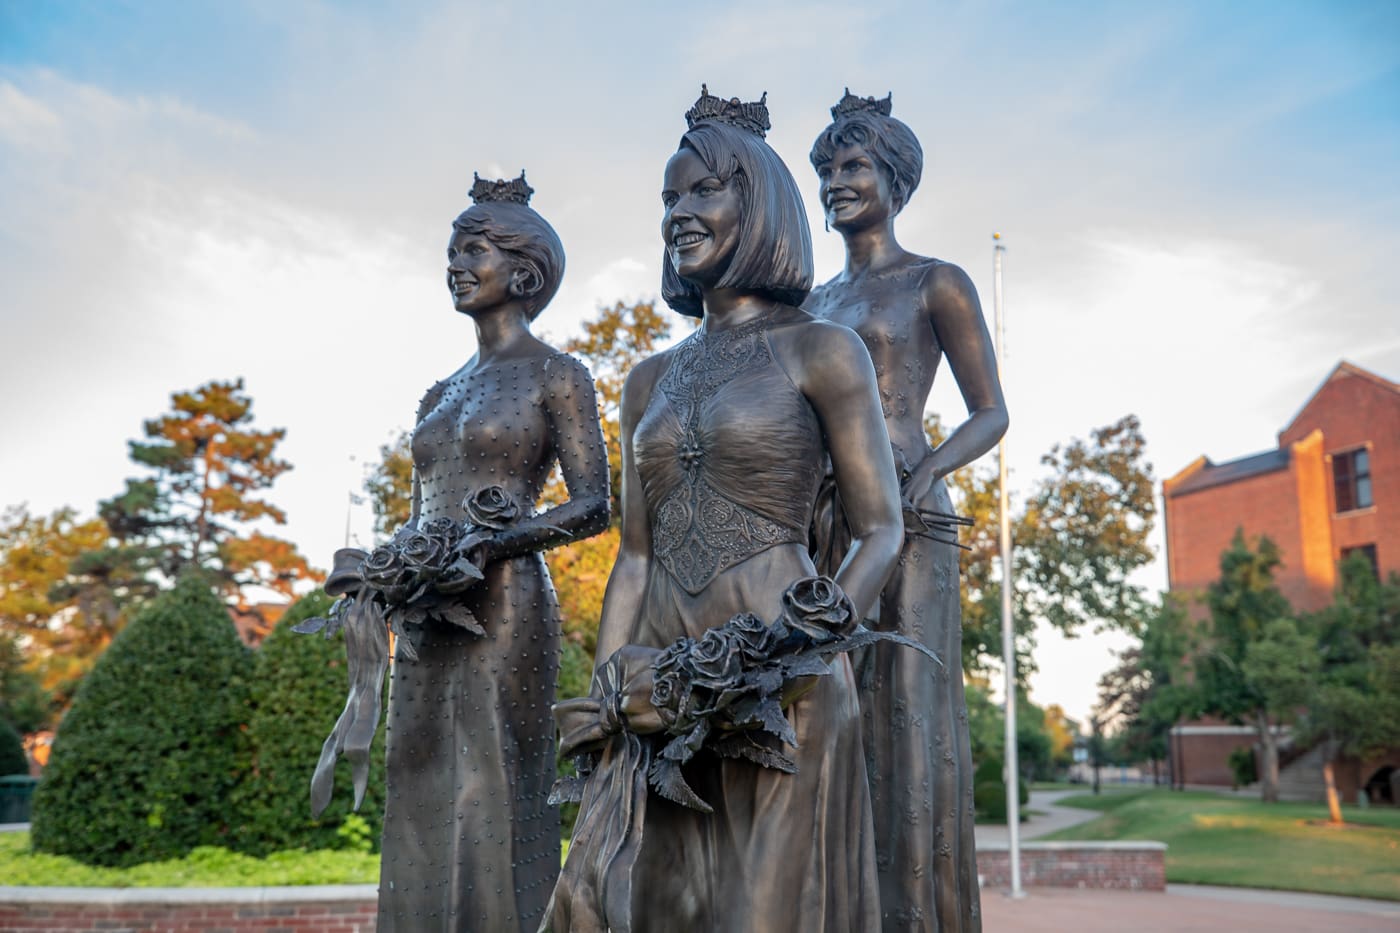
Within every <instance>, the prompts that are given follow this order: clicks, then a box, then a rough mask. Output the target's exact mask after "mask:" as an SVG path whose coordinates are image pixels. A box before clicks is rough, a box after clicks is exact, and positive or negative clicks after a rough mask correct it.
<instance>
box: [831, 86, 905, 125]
mask: <svg viewBox="0 0 1400 933" xmlns="http://www.w3.org/2000/svg"><path fill="white" fill-rule="evenodd" d="M893 97H894V92H890V93H889V94H886V95H885V97H884V99H883V100H876V99H875V98H873V97H857V96H856V95H854V94H852V93H851V89H850V88H846V96H845V97H843V98H841V99H840V100H838V101H837V102H836V106H835V107H832V108H831V119H833V120H839V119H841V118H842V117H848V116H850V115H851V114H853V113H860V112H861V111H863V110H869V111H871V112H872V113H878V114H879V115H880V116H882V117H888V116H889V115H890V109H891V108H892V106H893V102H892V100H891V99H892V98H893Z"/></svg>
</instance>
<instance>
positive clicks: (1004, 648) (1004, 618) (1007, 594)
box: [992, 233, 1025, 897]
mask: <svg viewBox="0 0 1400 933" xmlns="http://www.w3.org/2000/svg"><path fill="white" fill-rule="evenodd" d="M992 240H993V241H994V242H995V246H993V248H992V308H993V312H994V315H995V317H996V327H997V377H998V378H999V379H1000V380H1001V381H1002V385H1003V387H1004V386H1005V384H1006V355H1005V354H1006V351H1005V343H1006V329H1005V326H1004V324H1003V321H1002V313H1001V257H1002V254H1003V253H1005V252H1006V247H1005V246H1004V245H1003V244H1002V242H1001V234H1000V233H994V234H992ZM997 473H998V476H999V479H1000V482H999V484H998V485H999V486H1000V490H1001V496H1000V503H999V506H998V509H999V511H1000V513H1001V656H1002V666H1003V667H1004V668H1005V671H1006V683H1005V695H1006V774H1005V778H1006V838H1007V841H1008V844H1009V846H1008V850H1007V853H1006V855H1007V862H1008V864H1009V866H1010V869H1011V896H1012V897H1024V896H1025V892H1024V891H1022V890H1021V799H1020V786H1019V785H1020V777H1019V774H1020V770H1021V769H1020V763H1019V761H1018V760H1017V756H1016V641H1015V632H1014V630H1013V626H1012V624H1011V495H1010V490H1009V487H1008V485H1007V481H1006V479H1007V477H1006V436H1005V435H1002V438H1001V440H1000V441H999V442H998V443H997Z"/></svg>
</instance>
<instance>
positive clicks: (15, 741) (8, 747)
mask: <svg viewBox="0 0 1400 933" xmlns="http://www.w3.org/2000/svg"><path fill="white" fill-rule="evenodd" d="M28 773H29V758H28V757H27V756H26V755H25V754H24V740H23V739H21V738H20V737H19V733H18V732H16V731H15V729H14V727H13V726H11V725H10V724H9V723H8V722H6V721H5V720H3V719H0V777H5V776H6V775H8V774H28Z"/></svg>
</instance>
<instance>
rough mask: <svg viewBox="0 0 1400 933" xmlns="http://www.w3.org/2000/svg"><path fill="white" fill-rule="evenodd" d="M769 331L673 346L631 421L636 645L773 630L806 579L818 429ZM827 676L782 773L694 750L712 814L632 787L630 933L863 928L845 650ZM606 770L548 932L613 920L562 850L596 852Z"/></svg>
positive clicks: (694, 777)
mask: <svg viewBox="0 0 1400 933" xmlns="http://www.w3.org/2000/svg"><path fill="white" fill-rule="evenodd" d="M803 318H804V320H805V319H807V317H806V315H803ZM773 326H774V325H773V323H772V322H771V320H769V319H768V318H766V317H765V318H760V319H757V320H754V321H749V322H746V323H744V324H741V325H739V326H737V327H735V328H733V329H731V330H728V331H724V332H721V333H717V334H709V333H706V332H705V331H703V330H702V331H697V332H696V333H695V334H693V335H692V336H691V337H689V338H688V339H687V340H686V341H684V342H683V343H682V344H680V345H679V346H678V347H677V348H676V349H675V350H674V351H672V352H673V354H674V355H673V357H672V360H671V363H670V366H669V368H668V369H667V371H666V373H665V375H664V376H663V377H662V378H661V380H660V382H659V384H658V386H657V388H656V389H655V390H654V392H653V394H652V397H651V400H650V403H649V405H648V407H647V409H646V411H645V413H644V414H643V416H642V418H641V419H640V420H639V422H638V424H637V427H636V431H635V434H634V438H633V445H634V450H635V454H636V465H637V472H638V474H639V475H640V477H641V482H642V486H643V489H644V493H645V498H646V503H647V511H648V518H649V521H650V525H651V534H652V555H651V561H650V569H649V575H648V579H647V583H646V591H645V597H644V601H643V608H642V611H641V612H640V614H639V618H638V622H637V628H636V630H635V632H634V633H633V635H632V637H631V638H630V639H629V640H630V641H631V642H632V643H634V644H639V645H643V646H647V647H652V648H664V647H666V646H668V645H670V644H671V643H672V642H674V641H676V640H677V639H679V638H682V637H686V636H689V637H692V638H698V637H699V636H701V635H702V634H704V632H705V631H706V630H708V629H710V628H713V627H716V626H719V625H722V624H724V623H725V622H726V621H727V620H728V619H729V618H730V617H731V616H733V615H734V614H736V613H739V612H752V613H755V614H757V615H758V616H760V617H761V618H763V619H766V620H770V621H771V620H772V619H774V618H777V616H778V614H779V612H780V609H781V603H780V598H781V596H782V593H783V591H784V590H785V589H786V588H787V587H788V586H789V585H790V584H791V583H792V582H793V581H795V580H797V579H799V578H802V577H807V576H812V575H814V573H815V568H814V566H813V564H812V561H811V557H810V555H809V554H808V551H807V540H808V533H809V528H810V526H811V518H812V510H813V506H814V503H815V500H816V496H817V491H818V487H819V485H820V483H821V479H822V473H823V469H822V463H823V443H822V432H821V427H820V425H819V424H818V422H817V417H816V414H815V413H814V412H813V410H812V408H811V406H810V404H809V403H808V402H807V400H806V398H805V397H804V396H803V395H802V393H801V392H800V391H799V390H798V389H797V387H796V386H794V385H793V383H792V381H791V380H790V379H789V377H788V376H787V374H786V372H785V371H784V370H783V368H782V366H781V365H780V363H779V362H778V360H777V358H776V357H775V356H774V354H773V352H772V348H771V346H770V345H769V341H768V330H769V328H771V327H773ZM777 326H782V325H777ZM832 666H833V672H832V674H831V675H830V676H825V677H822V678H820V679H819V680H818V681H817V686H816V687H815V688H814V689H813V690H811V692H809V693H807V694H806V695H805V696H803V697H802V698H801V699H799V700H798V701H797V702H795V703H793V704H792V705H791V706H790V707H789V708H788V710H787V713H788V718H789V720H790V721H791V723H792V725H793V728H794V730H795V731H796V733H797V737H798V742H799V747H798V748H797V749H795V750H793V749H789V752H790V753H791V754H792V755H793V757H794V758H795V759H796V761H797V765H798V771H797V773H796V774H784V773H781V772H778V771H772V770H767V769H763V768H760V767H758V766H757V765H754V764H752V763H749V762H746V761H735V760H730V759H719V758H717V757H715V756H712V755H710V754H708V753H705V752H702V753H700V754H699V755H697V756H696V758H695V759H693V760H692V762H691V763H690V764H689V765H687V767H686V769H685V776H686V780H687V782H688V783H689V784H690V785H691V787H693V788H694V789H695V791H696V792H697V793H698V794H699V795H700V797H701V798H703V799H704V800H705V801H706V802H707V803H709V804H710V805H711V806H712V807H714V811H715V812H714V813H713V814H709V815H707V814H703V813H700V812H697V811H695V810H690V809H688V808H685V807H682V806H680V805H678V804H674V803H671V802H670V801H668V800H665V799H663V798H661V797H660V796H658V795H656V794H655V793H650V794H647V793H646V791H644V790H640V791H639V795H640V796H644V797H645V798H646V799H645V800H644V801H643V806H644V808H645V815H644V818H643V819H642V820H641V824H642V825H641V826H640V827H639V828H640V830H641V832H640V846H639V848H638V849H637V855H636V860H635V864H634V866H633V867H632V868H631V876H630V893H626V894H625V895H624V896H625V897H627V898H630V930H631V933H643V931H662V930H665V931H672V930H686V931H726V933H727V931H764V933H783V931H793V933H797V931H802V933H851V931H864V930H875V929H878V927H879V902H878V893H877V892H878V882H877V880H876V875H875V856H874V848H873V829H872V818H871V812H870V802H869V797H868V792H867V790H866V776H865V761H864V756H863V754H862V750H861V735H860V704H859V701H858V699H857V696H856V685H855V679H854V676H853V675H852V672H851V667H850V664H849V662H848V661H847V659H846V658H845V656H841V657H839V658H838V659H837V660H836V661H835V662H833V665H832ZM629 738H630V737H628V736H627V734H626V733H624V734H623V736H622V737H614V739H613V740H612V741H613V742H614V743H619V742H623V741H626V740H628V739H629ZM631 741H633V742H634V743H635V738H631ZM604 760H605V762H606V761H607V760H608V754H607V753H605V755H604ZM617 777H618V775H616V774H614V775H611V776H609V775H608V774H606V773H604V770H603V769H601V768H600V770H599V771H598V772H595V773H594V779H592V780H590V782H589V784H588V785H587V787H586V788H585V791H584V800H583V804H582V809H581V813H582V814H583V815H582V816H581V817H580V821H581V825H580V827H579V828H577V829H576V830H575V841H574V846H575V848H571V850H570V853H569V859H570V864H568V865H566V866H565V869H564V876H563V877H562V878H561V882H560V887H559V888H558V889H556V894H555V910H554V915H553V918H554V919H553V923H552V925H551V924H548V923H547V924H546V925H545V927H544V928H543V929H547V930H553V931H554V933H563V931H565V930H570V931H575V933H593V931H599V933H601V931H603V930H605V929H610V928H611V929H623V928H625V927H624V926H623V925H621V924H620V923H619V922H618V918H616V917H614V916H605V915H604V913H605V911H600V910H598V909H596V904H594V903H590V900H591V899H592V898H593V897H594V896H593V895H590V885H591V886H592V888H591V890H596V891H605V890H609V889H611V890H617V887H616V886H617V883H618V879H616V878H608V877H603V878H598V879H591V880H590V881H588V882H579V881H578V879H577V878H575V877H572V876H571V866H572V865H574V864H575V862H574V860H575V858H578V860H579V863H580V864H581V863H584V862H586V861H589V860H590V859H591V858H592V857H593V855H594V854H595V853H589V852H584V851H576V849H578V848H583V847H586V846H590V845H594V844H595V843H594V841H593V840H595V839H596V838H597V836H598V835H599V834H598V833H597V832H596V829H597V828H596V827H588V826H586V825H582V824H584V823H586V821H587V820H588V819H589V814H590V809H591V808H590V796H594V797H596V796H598V795H600V794H603V793H606V785H607V784H608V783H609V781H610V780H611V781H612V782H614V783H615V782H616V778H617ZM595 803H596V801H595ZM594 809H602V808H600V807H595V808H594ZM595 861H596V860H595ZM596 896H597V897H603V895H596Z"/></svg>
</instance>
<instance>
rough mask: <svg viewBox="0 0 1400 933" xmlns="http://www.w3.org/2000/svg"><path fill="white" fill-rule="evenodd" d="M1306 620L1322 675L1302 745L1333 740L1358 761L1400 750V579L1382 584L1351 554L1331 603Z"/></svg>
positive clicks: (1311, 699)
mask: <svg viewBox="0 0 1400 933" xmlns="http://www.w3.org/2000/svg"><path fill="white" fill-rule="evenodd" d="M1311 621H1312V624H1313V626H1314V627H1315V629H1316V631H1317V635H1318V654H1319V656H1320V672H1319V675H1318V685H1317V689H1316V690H1315V691H1314V692H1313V693H1312V694H1311V695H1310V697H1309V708H1308V715H1307V717H1306V720H1305V722H1304V724H1303V725H1304V729H1303V732H1304V736H1305V739H1309V740H1317V739H1322V738H1330V739H1334V740H1336V741H1337V742H1338V743H1339V746H1340V751H1341V752H1343V753H1345V754H1349V755H1353V756H1356V757H1360V758H1365V757H1368V756H1370V755H1372V754H1376V753H1378V752H1380V751H1382V750H1384V749H1386V748H1394V747H1396V746H1400V576H1396V575H1394V574H1392V575H1391V577H1390V579H1389V580H1388V581H1386V582H1384V583H1382V582H1381V581H1379V580H1377V579H1376V578H1375V576H1374V575H1373V573H1372V570H1371V565H1370V562H1369V561H1368V560H1367V559H1366V558H1365V557H1363V556H1361V555H1360V554H1357V555H1354V556H1353V557H1352V558H1351V559H1349V560H1347V561H1346V562H1344V563H1343V564H1342V566H1341V585H1340V586H1339V587H1338V589H1337V595H1336V599H1335V600H1334V601H1333V604H1332V605H1331V606H1329V607H1328V608H1327V609H1325V610H1323V611H1322V612H1321V613H1319V614H1318V615H1317V616H1316V617H1314V618H1313V619H1312V620H1311Z"/></svg>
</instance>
